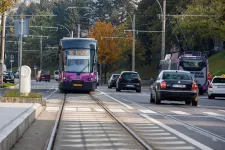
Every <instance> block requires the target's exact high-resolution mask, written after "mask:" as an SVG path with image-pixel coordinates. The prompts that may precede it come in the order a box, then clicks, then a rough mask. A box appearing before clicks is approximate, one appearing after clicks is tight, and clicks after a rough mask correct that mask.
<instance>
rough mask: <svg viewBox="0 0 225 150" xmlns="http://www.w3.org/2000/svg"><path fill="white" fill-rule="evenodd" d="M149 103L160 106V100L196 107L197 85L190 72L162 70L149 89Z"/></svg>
mask: <svg viewBox="0 0 225 150" xmlns="http://www.w3.org/2000/svg"><path fill="white" fill-rule="evenodd" d="M150 90H151V93H150V102H151V103H156V104H160V102H161V100H171V101H185V104H187V105H190V104H192V106H197V105H198V92H199V90H198V85H197V84H196V82H195V81H194V79H193V78H192V75H191V73H190V72H187V71H178V70H163V71H161V73H160V74H159V76H158V78H157V80H156V81H155V82H154V83H153V84H152V86H151V87H150Z"/></svg>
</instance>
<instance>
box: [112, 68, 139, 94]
mask: <svg viewBox="0 0 225 150" xmlns="http://www.w3.org/2000/svg"><path fill="white" fill-rule="evenodd" d="M121 90H136V92H139V93H140V92H141V78H140V77H139V74H138V73H137V72H134V71H123V72H121V74H120V76H119V79H118V80H117V81H116V91H118V92H120V91H121Z"/></svg>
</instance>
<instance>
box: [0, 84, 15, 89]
mask: <svg viewBox="0 0 225 150" xmlns="http://www.w3.org/2000/svg"><path fill="white" fill-rule="evenodd" d="M15 85H16V84H13V83H3V84H1V85H0V88H6V87H11V86H15Z"/></svg>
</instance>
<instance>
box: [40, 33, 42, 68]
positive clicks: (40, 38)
mask: <svg viewBox="0 0 225 150" xmlns="http://www.w3.org/2000/svg"><path fill="white" fill-rule="evenodd" d="M40 70H42V35H41V36H40Z"/></svg>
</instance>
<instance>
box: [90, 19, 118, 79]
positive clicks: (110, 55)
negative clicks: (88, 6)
mask: <svg viewBox="0 0 225 150" xmlns="http://www.w3.org/2000/svg"><path fill="white" fill-rule="evenodd" d="M116 31H117V28H116V27H115V26H113V25H112V23H110V22H109V23H107V22H102V21H101V20H97V23H96V25H95V26H94V27H92V28H91V32H90V36H89V37H90V38H95V39H96V40H97V41H98V60H99V63H101V64H102V65H104V67H105V77H106V73H107V69H108V67H109V66H110V65H112V64H113V63H116V62H117V61H118V60H119V59H120V49H119V46H118V43H117V42H116V40H115V39H105V38H104V37H115V35H116V34H115V33H116Z"/></svg>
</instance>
